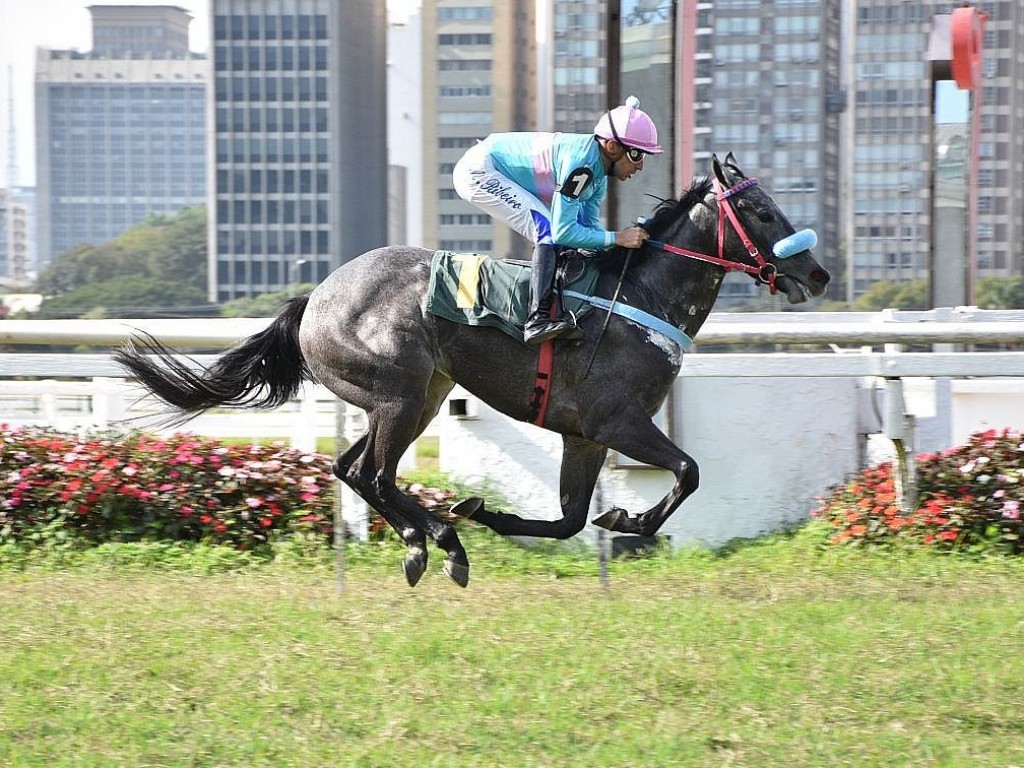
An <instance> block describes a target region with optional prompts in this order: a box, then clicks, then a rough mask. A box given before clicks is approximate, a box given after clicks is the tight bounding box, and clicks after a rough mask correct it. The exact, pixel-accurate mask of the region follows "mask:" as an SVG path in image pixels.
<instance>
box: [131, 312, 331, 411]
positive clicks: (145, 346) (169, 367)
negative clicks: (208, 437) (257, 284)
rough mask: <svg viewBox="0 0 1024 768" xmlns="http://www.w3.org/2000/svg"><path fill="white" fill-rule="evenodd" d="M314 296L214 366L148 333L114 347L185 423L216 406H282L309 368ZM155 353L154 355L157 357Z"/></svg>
mask: <svg viewBox="0 0 1024 768" xmlns="http://www.w3.org/2000/svg"><path fill="white" fill-rule="evenodd" d="M307 303H309V297H308V296H299V297H297V298H294V299H291V300H290V301H289V302H288V303H287V304H286V305H285V306H284V308H283V309H282V310H281V312H280V313H278V315H277V317H276V318H275V320H274V321H273V322H272V323H271V324H270V325H269V326H267V328H266V329H265V330H263V331H260V332H259V333H257V334H255V335H253V336H250V337H249V338H247V339H245V340H244V341H242V342H241V343H239V344H238V345H237V346H235V347H232V348H231V349H229V350H228V351H227V352H225V353H224V354H223V355H221V356H220V357H218V358H217V360H216V361H215V362H214V363H213V365H211V366H210V367H209V368H205V367H203V366H201V365H199V364H198V363H196V362H195V361H194V360H188V359H187V358H182V357H181V355H179V354H178V353H176V352H175V350H173V349H171V348H170V347H168V346H166V345H164V344H162V343H160V342H159V341H157V340H156V339H155V338H153V337H152V336H150V335H149V334H146V335H145V337H140V336H136V337H134V338H132V339H131V340H130V341H129V342H128V343H127V344H126V345H125V346H123V347H121V348H120V349H118V350H117V351H115V352H114V354H113V357H114V360H115V361H116V362H117V363H119V364H120V365H121V366H122V367H123V368H125V369H126V370H127V371H128V372H129V373H131V374H132V375H133V376H135V377H136V378H137V379H138V380H139V381H140V382H141V383H142V385H143V386H145V387H146V389H148V390H149V391H150V392H152V393H153V394H154V395H156V396H157V397H159V398H160V399H161V400H164V401H165V402H167V403H169V404H170V405H172V406H174V408H175V409H176V410H177V411H178V414H177V415H176V416H175V417H172V423H177V424H181V423H184V422H186V421H188V420H189V419H191V418H194V417H195V416H198V415H199V414H200V413H202V412H203V411H205V410H207V409H208V408H213V407H214V406H221V407H228V408H276V407H278V406H279V405H283V404H284V403H286V402H288V401H289V400H291V399H292V398H294V397H295V396H296V394H298V391H299V387H300V386H301V384H302V381H303V380H304V379H310V378H311V375H310V371H309V367H308V366H307V365H306V361H305V360H304V359H303V357H302V350H301V349H300V348H299V323H300V322H301V320H302V314H303V312H305V309H306V304H307ZM151 356H152V357H151Z"/></svg>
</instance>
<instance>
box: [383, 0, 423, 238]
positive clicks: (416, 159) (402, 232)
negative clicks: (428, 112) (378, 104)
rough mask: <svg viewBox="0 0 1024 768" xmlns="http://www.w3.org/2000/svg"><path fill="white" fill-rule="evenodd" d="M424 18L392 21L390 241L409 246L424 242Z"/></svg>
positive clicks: (405, 17)
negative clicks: (422, 26) (421, 52)
mask: <svg viewBox="0 0 1024 768" xmlns="http://www.w3.org/2000/svg"><path fill="white" fill-rule="evenodd" d="M421 19H422V14H421V13H420V12H419V10H418V9H417V10H416V12H414V13H411V14H408V15H402V16H397V15H396V16H395V17H394V18H391V19H389V21H388V166H389V171H390V173H391V174H392V177H391V180H389V183H388V196H389V199H390V201H391V202H390V203H389V216H388V227H389V235H388V240H389V242H391V243H394V244H403V245H420V244H422V243H423V140H422V128H423V119H422V110H423V105H422V101H423V98H422V75H421V72H420V68H421V56H420V50H421V48H422V45H423V33H422V31H421ZM399 219H400V221H399Z"/></svg>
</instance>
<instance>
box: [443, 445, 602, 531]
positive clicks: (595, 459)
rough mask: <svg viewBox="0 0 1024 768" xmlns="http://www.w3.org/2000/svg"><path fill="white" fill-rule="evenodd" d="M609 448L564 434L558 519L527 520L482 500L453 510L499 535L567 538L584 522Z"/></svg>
mask: <svg viewBox="0 0 1024 768" xmlns="http://www.w3.org/2000/svg"><path fill="white" fill-rule="evenodd" d="M607 453H608V449H607V448H605V447H604V446H602V445H598V444H597V443H593V442H590V441H589V440H581V439H580V438H576V437H568V436H563V438H562V469H561V474H560V476H559V487H560V488H559V490H560V502H561V507H562V517H561V519H559V520H527V519H525V518H522V517H519V516H518V515H513V514H509V513H506V512H494V511H492V510H489V509H485V508H484V502H483V499H477V498H472V499H466V500H465V501H460V502H459V503H458V504H456V505H455V506H454V507H452V512H454V513H455V514H457V515H462V516H463V517H468V518H470V519H472V520H475V521H476V522H478V523H483V524H484V525H486V526H487V527H488V528H490V529H491V530H492V531H494V532H495V533H499V534H501V535H502V536H536V537H539V538H545V539H568V538H569V537H570V536H575V535H576V534H577V533H579V532H580V531H582V530H583V526H584V525H586V523H587V512H588V510H589V509H590V499H591V497H592V496H593V495H594V486H595V485H597V476H598V475H599V474H600V473H601V467H602V465H603V464H604V458H605V456H606V455H607Z"/></svg>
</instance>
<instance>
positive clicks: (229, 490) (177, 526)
mask: <svg viewBox="0 0 1024 768" xmlns="http://www.w3.org/2000/svg"><path fill="white" fill-rule="evenodd" d="M330 467H331V460H330V458H329V457H327V456H323V455H320V454H314V453H303V452H301V451H296V450H294V449H291V448H288V447H285V446H283V445H281V444H275V445H246V446H228V445H225V444H222V443H220V442H218V441H216V440H213V439H211V438H205V437H197V436H195V435H189V434H179V435H174V436H172V437H169V438H166V439H164V438H156V437H152V436H147V435H145V434H141V433H135V434H131V435H127V436H125V435H92V436H87V437H84V438H79V437H77V436H74V435H68V434H63V433H56V432H53V431H49V430H44V429H37V428H23V429H9V428H7V427H6V426H0V541H4V540H11V539H13V540H22V541H23V540H26V539H31V538H39V537H41V536H42V535H43V532H44V531H50V532H51V533H52V532H53V531H54V530H57V529H60V530H63V531H64V533H65V534H66V535H73V536H75V537H76V538H80V539H84V540H86V541H90V542H101V541H137V540H141V539H165V540H185V541H189V540H194V541H199V540H202V541H208V542H212V543H217V544H230V545H232V546H235V547H237V548H239V549H250V548H252V547H255V546H257V545H259V544H261V543H264V542H266V541H268V540H269V539H270V537H271V536H274V535H277V534H280V533H281V532H282V531H290V530H306V531H310V530H313V531H319V532H323V533H325V534H326V533H328V532H329V530H330V521H331V515H332V498H333V494H332V491H331V488H332V485H333V476H332V475H331V473H330Z"/></svg>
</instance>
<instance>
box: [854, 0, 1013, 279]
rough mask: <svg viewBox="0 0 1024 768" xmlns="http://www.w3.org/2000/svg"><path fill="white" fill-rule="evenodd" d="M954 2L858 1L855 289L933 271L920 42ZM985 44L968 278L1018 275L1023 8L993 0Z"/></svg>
mask: <svg viewBox="0 0 1024 768" xmlns="http://www.w3.org/2000/svg"><path fill="white" fill-rule="evenodd" d="M954 7H955V4H950V3H945V2H938V1H937V0H925V1H924V2H919V3H891V2H885V0H859V2H858V4H857V7H856V16H855V20H854V25H853V26H854V28H853V38H854V54H853V58H854V70H853V87H854V89H855V99H854V101H855V121H856V122H855V129H854V136H855V139H854V146H853V147H852V152H853V162H852V165H853V168H852V179H851V181H852V197H853V206H854V209H853V215H852V219H853V221H852V229H853V231H852V237H851V240H850V248H849V251H850V262H851V265H850V266H851V278H852V280H851V285H852V293H853V297H854V298H855V297H856V296H859V295H861V294H863V293H864V292H865V291H867V290H868V289H869V288H870V287H871V285H872V283H874V282H876V281H878V280H890V281H903V280H913V279H924V278H927V277H928V275H929V270H930V268H931V264H930V259H931V244H932V218H931V216H932V213H931V212H932V206H933V202H934V201H933V196H932V184H931V182H932V174H933V171H934V167H935V158H936V154H935V153H936V146H935V142H936V141H938V138H937V136H938V135H939V133H940V132H936V131H933V125H934V121H935V115H934V114H933V111H934V107H933V101H934V94H933V91H932V77H931V62H930V61H929V60H928V42H929V35H930V33H931V30H932V25H933V17H934V16H935V14H948V13H950V12H951V11H952V10H953V8H954ZM980 8H981V9H982V10H983V11H985V12H987V13H988V14H989V18H988V21H987V22H986V24H985V35H984V43H983V53H982V55H983V70H982V72H983V88H982V92H981V110H982V112H981V114H982V124H981V136H980V144H979V154H980V158H979V165H978V208H977V212H978V219H977V239H976V242H975V246H976V250H977V263H976V265H975V266H976V271H975V275H976V276H978V277H986V276H998V277H1002V276H1008V275H1019V274H1020V273H1021V259H1022V256H1021V253H1020V247H1019V241H1020V239H1021V237H1022V236H1024V192H1022V189H1021V185H1020V183H1019V180H1020V178H1021V176H1022V174H1024V132H1022V131H1021V130H1020V126H1021V125H1024V8H1022V6H1021V4H1020V3H1019V2H1018V1H1017V0H996V1H995V2H991V3H984V4H982V5H980Z"/></svg>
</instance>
